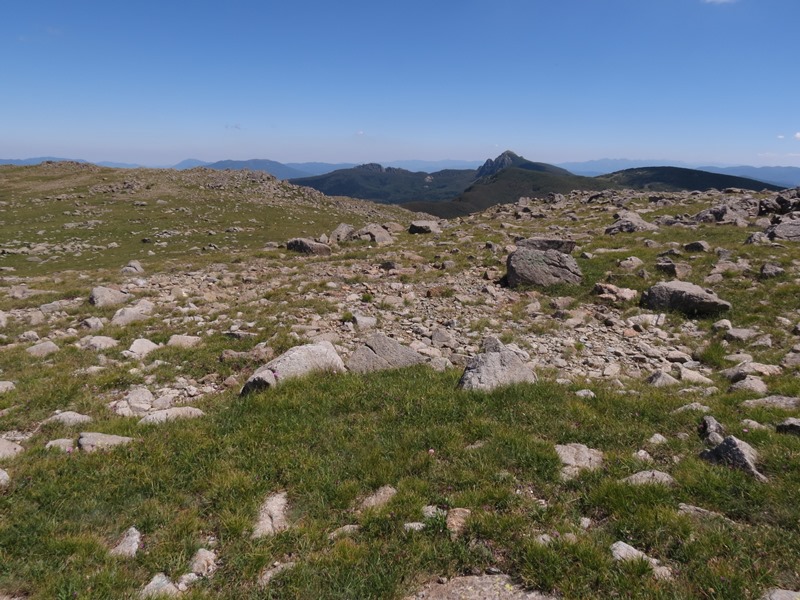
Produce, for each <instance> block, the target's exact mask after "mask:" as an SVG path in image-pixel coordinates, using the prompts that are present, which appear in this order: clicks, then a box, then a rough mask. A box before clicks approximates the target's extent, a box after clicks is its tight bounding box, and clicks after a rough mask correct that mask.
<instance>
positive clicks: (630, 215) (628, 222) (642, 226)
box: [605, 211, 658, 235]
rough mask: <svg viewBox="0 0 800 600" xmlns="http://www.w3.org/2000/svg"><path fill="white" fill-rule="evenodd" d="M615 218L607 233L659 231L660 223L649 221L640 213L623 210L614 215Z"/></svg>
mask: <svg viewBox="0 0 800 600" xmlns="http://www.w3.org/2000/svg"><path fill="white" fill-rule="evenodd" d="M614 218H615V219H617V220H616V221H615V222H614V223H613V224H612V225H611V226H610V227H607V228H606V230H605V234H606V235H617V234H618V233H637V232H640V231H658V225H653V224H652V223H648V222H647V221H645V220H644V219H643V218H642V217H641V215H639V213H635V212H631V211H622V212H619V213H617V214H616V215H614Z"/></svg>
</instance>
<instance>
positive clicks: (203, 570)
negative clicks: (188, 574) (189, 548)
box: [189, 548, 217, 577]
mask: <svg viewBox="0 0 800 600" xmlns="http://www.w3.org/2000/svg"><path fill="white" fill-rule="evenodd" d="M189 569H190V570H191V571H192V573H195V574H197V575H199V576H200V577H211V575H213V574H214V572H215V571H216V570H217V554H216V552H214V551H213V550H207V549H205V548H200V549H199V550H198V551H197V552H195V554H194V558H192V564H191V566H190V567H189Z"/></svg>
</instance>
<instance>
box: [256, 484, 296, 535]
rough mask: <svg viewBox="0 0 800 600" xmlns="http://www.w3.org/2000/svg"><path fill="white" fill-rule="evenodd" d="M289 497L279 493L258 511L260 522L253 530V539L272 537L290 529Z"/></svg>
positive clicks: (273, 495) (269, 497)
mask: <svg viewBox="0 0 800 600" xmlns="http://www.w3.org/2000/svg"><path fill="white" fill-rule="evenodd" d="M288 511H289V497H288V495H287V494H286V492H278V493H275V494H271V495H270V496H268V497H267V499H266V500H265V501H264V503H263V504H262V505H261V508H260V509H259V511H258V521H257V522H256V526H255V528H254V529H253V535H252V537H253V539H257V538H261V537H267V536H272V535H275V534H277V533H280V532H281V531H283V530H285V529H288V528H289V516H288Z"/></svg>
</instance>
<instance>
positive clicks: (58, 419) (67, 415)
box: [42, 410, 92, 425]
mask: <svg viewBox="0 0 800 600" xmlns="http://www.w3.org/2000/svg"><path fill="white" fill-rule="evenodd" d="M91 421H92V417H90V416H89V415H82V414H81V413H77V412H75V411H72V410H65V411H63V412H58V413H56V414H54V415H53V416H52V417H48V418H46V419H45V420H44V421H42V423H61V424H63V425H80V424H81V423H91Z"/></svg>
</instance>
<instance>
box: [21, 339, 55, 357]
mask: <svg viewBox="0 0 800 600" xmlns="http://www.w3.org/2000/svg"><path fill="white" fill-rule="evenodd" d="M25 351H26V352H27V353H28V354H30V355H31V356H35V357H36V358H44V357H46V356H50V355H51V354H54V353H56V352H58V346H56V345H55V344H54V343H53V342H51V341H50V340H45V341H44V342H39V343H38V344H36V345H35V346H31V347H30V348H28V349H26V350H25Z"/></svg>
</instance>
